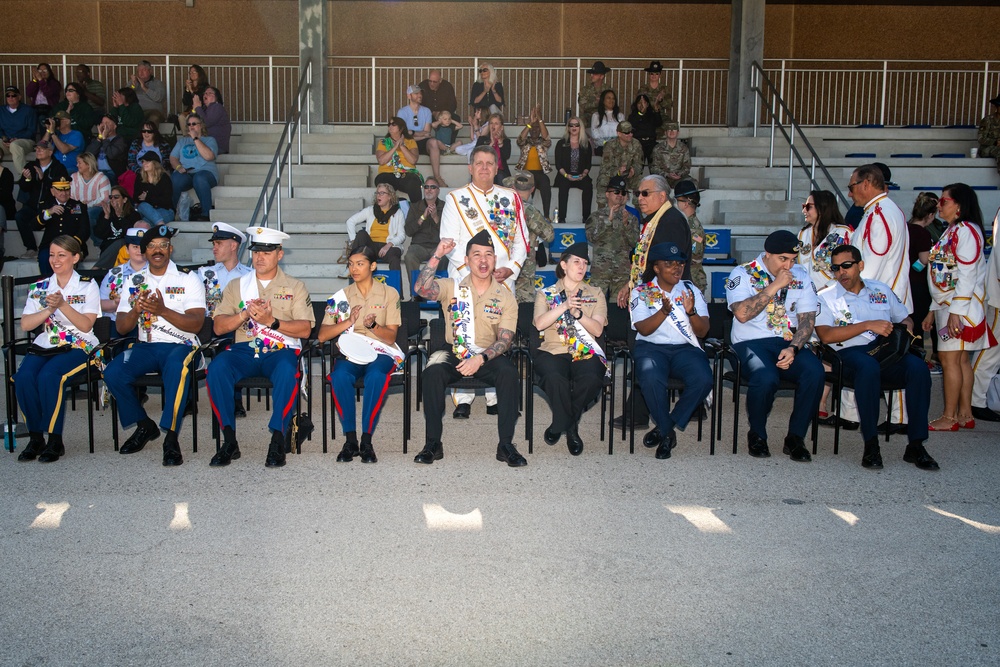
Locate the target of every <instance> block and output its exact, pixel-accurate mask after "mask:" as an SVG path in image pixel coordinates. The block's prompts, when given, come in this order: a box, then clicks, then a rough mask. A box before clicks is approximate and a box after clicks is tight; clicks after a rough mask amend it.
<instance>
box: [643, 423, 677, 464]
mask: <svg viewBox="0 0 1000 667" xmlns="http://www.w3.org/2000/svg"><path fill="white" fill-rule="evenodd" d="M643 444H645V442H644V443H643ZM676 446H677V432H676V431H674V430H673V429H671V430H670V433H668V434H667V435H665V436H663V437H661V438H660V446H659V447H657V448H656V458H658V459H669V458H670V450H672V449H673V448H674V447H676Z"/></svg>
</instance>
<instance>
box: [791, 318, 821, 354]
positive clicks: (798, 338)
mask: <svg viewBox="0 0 1000 667" xmlns="http://www.w3.org/2000/svg"><path fill="white" fill-rule="evenodd" d="M815 326H816V313H799V326H798V328H797V329H796V330H795V335H794V336H792V343H791V344H792V345H793V346H794V347H796V348H798V349H801V348H802V346H803V345H805V344H806V343H808V342H809V339H810V338H812V335H813V329H814V328H815Z"/></svg>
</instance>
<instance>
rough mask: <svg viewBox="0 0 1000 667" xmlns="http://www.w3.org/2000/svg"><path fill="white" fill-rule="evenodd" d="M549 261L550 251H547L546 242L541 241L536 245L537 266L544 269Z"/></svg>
mask: <svg viewBox="0 0 1000 667" xmlns="http://www.w3.org/2000/svg"><path fill="white" fill-rule="evenodd" d="M548 263H549V256H548V253H546V252H545V243H543V242H542V241H539V242H538V245H537V246H536V247H535V266H536V267H538V268H539V269H543V268H545V265H546V264H548Z"/></svg>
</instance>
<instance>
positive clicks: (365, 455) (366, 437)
mask: <svg viewBox="0 0 1000 667" xmlns="http://www.w3.org/2000/svg"><path fill="white" fill-rule="evenodd" d="M361 462H362V463H378V457H376V456H375V448H374V447H372V434H371V433H362V434H361Z"/></svg>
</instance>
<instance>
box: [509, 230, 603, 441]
mask: <svg viewBox="0 0 1000 667" xmlns="http://www.w3.org/2000/svg"><path fill="white" fill-rule="evenodd" d="M589 264H590V256H589V254H588V252H587V243H586V242H585V241H584V242H581V243H574V244H573V245H571V246H569V247H568V248H566V249H565V250H563V252H562V256H561V257H560V258H559V263H558V264H556V277H557V278H558V280H557V281H556V283H555V284H554V285H552V286H550V287H547V288H545V289H540V290H538V292H537V295H535V298H534V304H535V310H534V316H533V320H532V322H533V324H534V325H535V328H536V329H537V330H538V331H539V332H540V333H541V334H542V337H543V338H542V342H541V344H540V345H539V348H538V351H537V352H536V353H535V358H534V365H535V372H536V373H537V375H538V379H539V384H540V385H541V388H542V391H544V392H545V400H546V402H548V404H549V407H550V408H551V409H552V422H551V423H550V424H549V426H548V427H547V428H546V429H545V432H544V433H543V437H544V439H545V442H546V444H549V445H554V444H556V443H557V442H559V438H560V437H561V436H562V435H563V434H564V433H565V434H566V446H567V448H568V449H569V453H570V454H572V455H573V456H579V455H580V454H581V453H583V444H584V443H583V438H581V437H580V430H579V428H580V419H581V418H582V417H583V413H584V412H586V410H587V407H588V406H590V405H593V404H596V402H597V401H596V399H597V396H598V394H599V393H600V391H601V388H602V387H603V386H604V375H605V372H606V370H607V365H608V361H607V357H606V356H605V354H604V350H603V349H601V345H600V343H599V342H598V339H599V338H600V337H601V335H602V334H603V333H604V327H606V326H607V324H608V302H607V300H606V299H605V297H604V292H603V291H602V290H601V289H600V288H598V287H595V286H594V285H592V284H591V285H588V284H587V283H586V281H585V280H584V278H585V277H586V275H587V267H588V265H589ZM522 275H523V274H522Z"/></svg>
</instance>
